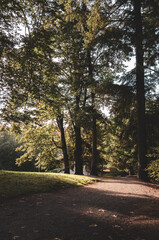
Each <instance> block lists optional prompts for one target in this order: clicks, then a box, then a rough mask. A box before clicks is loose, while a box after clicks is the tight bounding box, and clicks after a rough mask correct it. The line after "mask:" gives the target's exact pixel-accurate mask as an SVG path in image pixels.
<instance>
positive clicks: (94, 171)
mask: <svg viewBox="0 0 159 240" xmlns="http://www.w3.org/2000/svg"><path fill="white" fill-rule="evenodd" d="M94 98H95V94H94V93H92V107H93V109H92V113H93V114H92V135H93V146H92V163H91V175H96V176H97V175H98V169H97V127H96V116H95V111H94Z"/></svg>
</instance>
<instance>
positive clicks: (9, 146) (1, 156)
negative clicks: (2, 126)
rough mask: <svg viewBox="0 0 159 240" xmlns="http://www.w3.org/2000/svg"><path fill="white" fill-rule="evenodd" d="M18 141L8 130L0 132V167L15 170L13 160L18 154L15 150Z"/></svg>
mask: <svg viewBox="0 0 159 240" xmlns="http://www.w3.org/2000/svg"><path fill="white" fill-rule="evenodd" d="M17 146H18V142H17V141H16V139H15V137H14V136H13V135H11V134H10V133H9V132H8V131H6V130H3V131H1V132H0V169H4V170H15V169H16V165H15V160H16V158H17V157H18V156H19V154H17V152H16V148H17Z"/></svg>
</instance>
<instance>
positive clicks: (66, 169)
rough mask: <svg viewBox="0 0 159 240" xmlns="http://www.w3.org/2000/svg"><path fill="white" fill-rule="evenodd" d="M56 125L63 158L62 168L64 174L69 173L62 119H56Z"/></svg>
mask: <svg viewBox="0 0 159 240" xmlns="http://www.w3.org/2000/svg"><path fill="white" fill-rule="evenodd" d="M57 124H58V127H59V129H60V133H61V145H62V152H63V157H64V166H65V171H64V172H65V173H70V167H69V160H68V154H67V147H66V139H65V132H64V127H63V117H62V116H60V117H58V118H57Z"/></svg>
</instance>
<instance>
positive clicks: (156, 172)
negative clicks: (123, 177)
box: [146, 147, 159, 182]
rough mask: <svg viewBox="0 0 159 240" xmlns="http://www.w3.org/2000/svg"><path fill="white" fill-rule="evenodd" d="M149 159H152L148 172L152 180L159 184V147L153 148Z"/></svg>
mask: <svg viewBox="0 0 159 240" xmlns="http://www.w3.org/2000/svg"><path fill="white" fill-rule="evenodd" d="M147 157H148V158H149V159H150V163H149V164H148V167H147V169H146V171H147V172H148V175H149V177H150V179H152V180H155V181H158V182H159V147H153V148H152V149H151V153H150V154H148V155H147Z"/></svg>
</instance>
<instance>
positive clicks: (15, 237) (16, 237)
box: [12, 236, 20, 240]
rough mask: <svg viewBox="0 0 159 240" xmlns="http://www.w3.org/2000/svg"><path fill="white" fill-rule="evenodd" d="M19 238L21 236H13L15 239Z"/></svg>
mask: <svg viewBox="0 0 159 240" xmlns="http://www.w3.org/2000/svg"><path fill="white" fill-rule="evenodd" d="M18 238H20V236H13V238H12V239H13V240H16V239H18Z"/></svg>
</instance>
